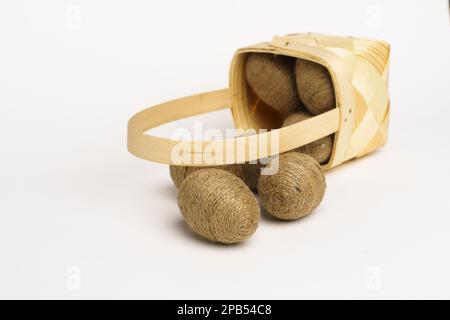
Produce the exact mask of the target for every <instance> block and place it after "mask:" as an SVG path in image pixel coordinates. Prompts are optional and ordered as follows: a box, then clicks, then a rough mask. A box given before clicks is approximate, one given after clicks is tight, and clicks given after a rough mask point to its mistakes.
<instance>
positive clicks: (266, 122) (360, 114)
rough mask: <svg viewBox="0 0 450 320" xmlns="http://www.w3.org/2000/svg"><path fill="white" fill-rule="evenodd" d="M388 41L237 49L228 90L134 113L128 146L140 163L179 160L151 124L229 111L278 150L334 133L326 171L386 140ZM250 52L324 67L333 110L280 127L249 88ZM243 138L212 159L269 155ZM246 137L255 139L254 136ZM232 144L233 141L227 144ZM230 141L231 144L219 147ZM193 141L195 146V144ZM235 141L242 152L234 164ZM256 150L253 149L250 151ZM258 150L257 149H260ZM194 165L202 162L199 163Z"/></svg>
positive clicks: (291, 38) (309, 36)
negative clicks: (275, 138) (276, 142)
mask: <svg viewBox="0 0 450 320" xmlns="http://www.w3.org/2000/svg"><path fill="white" fill-rule="evenodd" d="M389 51H390V46H389V45H388V44H387V43H385V42H383V41H379V40H372V39H360V38H353V37H337V36H328V35H322V34H313V33H306V34H290V35H287V36H283V37H278V36H276V37H274V38H273V39H272V41H271V42H263V43H259V44H256V45H252V46H249V47H245V48H242V49H239V50H238V51H237V52H236V54H235V56H234V58H233V61H232V63H231V68H230V88H227V89H222V90H218V91H212V92H207V93H202V94H198V95H194V96H190V97H186V98H181V99H177V100H173V101H169V102H166V103H163V104H160V105H157V106H154V107H151V108H148V109H145V110H143V111H141V112H139V113H137V114H136V115H134V116H133V117H132V118H131V119H130V121H129V123H128V149H129V151H130V152H131V153H132V154H134V155H136V156H138V157H140V158H143V159H146V160H150V161H156V162H160V163H166V164H177V163H174V162H173V161H172V159H171V151H172V149H173V148H174V147H175V145H177V144H178V142H179V141H174V140H170V139H165V138H160V137H155V136H151V135H147V134H146V131H148V130H149V129H151V128H153V127H156V126H159V125H161V124H164V123H167V122H169V121H174V120H179V119H182V118H185V117H189V116H194V115H198V114H201V113H205V112H210V111H215V110H220V109H224V108H231V112H232V114H233V118H234V121H235V125H236V127H237V128H241V129H250V128H254V129H259V128H264V129H273V130H271V131H268V132H265V133H260V134H258V135H257V136H259V137H262V136H264V137H262V138H264V139H262V140H261V141H271V135H273V134H274V133H276V134H277V135H278V136H279V152H280V153H282V152H286V151H289V150H293V149H295V148H298V147H300V146H303V145H305V144H308V143H310V142H312V141H315V140H317V139H320V138H322V137H325V136H327V135H330V134H333V133H334V144H333V150H332V154H331V157H330V160H329V161H328V163H326V164H325V165H323V168H324V169H329V168H332V167H335V166H337V165H339V164H341V163H343V162H345V161H347V160H350V159H352V158H357V157H361V156H363V155H365V154H368V153H370V152H372V151H374V150H375V149H377V148H380V147H382V146H383V145H384V144H385V143H386V140H387V134H388V124H389V108H390V102H389V96H388V71H389ZM251 52H266V53H271V54H277V55H286V56H291V57H295V58H301V59H305V60H310V61H313V62H316V63H319V64H321V65H323V66H324V67H325V68H327V70H328V71H329V73H330V75H331V79H332V82H333V85H334V92H335V98H336V99H335V100H336V108H335V109H333V110H331V111H328V112H326V113H323V114H320V115H318V116H314V117H312V118H310V119H308V120H304V121H301V122H298V123H296V124H293V125H290V126H287V127H283V128H278V127H279V123H276V121H274V119H276V117H273V113H271V111H270V110H269V109H267V108H265V107H264V106H262V105H258V101H257V98H256V97H255V95H254V94H253V93H252V92H251V90H249V87H248V85H247V83H246V80H245V76H244V66H245V62H246V58H247V56H248V54H249V53H251ZM250 140H251V138H250V137H248V136H242V137H237V138H233V139H227V140H224V141H220V142H223V146H224V147H223V148H222V149H221V152H222V153H223V157H217V158H218V159H220V160H219V161H217V162H216V163H215V164H216V165H220V164H232V163H236V162H242V161H252V160H256V159H259V158H264V157H267V156H271V155H274V154H273V152H272V151H271V148H260V146H257V145H256V146H255V145H254V144H252V143H251V141H250ZM252 141H255V140H254V139H253V140H252ZM229 142H232V143H229ZM191 143H192V146H193V147H192V148H191V150H190V151H185V152H187V153H190V154H191V155H192V156H195V155H197V156H198V153H199V152H200V153H201V152H203V151H196V150H205V148H207V146H208V145H209V144H210V142H208V141H192V142H191ZM230 145H233V146H234V147H225V146H230ZM195 146H200V147H199V148H197V149H196V148H195ZM236 146H241V147H242V146H243V147H244V148H245V153H244V155H243V158H241V159H240V161H237V157H236V156H235V155H236ZM256 149H258V150H256ZM262 149H263V150H262ZM195 165H207V164H206V163H204V162H200V163H196V164H195Z"/></svg>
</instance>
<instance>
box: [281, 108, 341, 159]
mask: <svg viewBox="0 0 450 320" xmlns="http://www.w3.org/2000/svg"><path fill="white" fill-rule="evenodd" d="M311 117H312V115H311V114H309V113H308V112H306V111H297V112H293V113H291V114H290V115H289V116H288V117H287V118H286V120H284V122H283V127H286V126H289V125H291V124H294V123H296V122H299V121H303V120H306V119H309V118H311ZM332 150H333V135H329V136H326V137H323V138H320V139H318V140H316V141H313V142H311V143H308V144H307V145H304V146H302V147H300V148H297V149H295V150H294V151H296V152H301V153H304V154H307V155H308V156H311V157H313V158H314V159H315V160H316V161H317V162H319V163H320V164H324V163H327V162H328V160H329V159H330V156H331V151H332Z"/></svg>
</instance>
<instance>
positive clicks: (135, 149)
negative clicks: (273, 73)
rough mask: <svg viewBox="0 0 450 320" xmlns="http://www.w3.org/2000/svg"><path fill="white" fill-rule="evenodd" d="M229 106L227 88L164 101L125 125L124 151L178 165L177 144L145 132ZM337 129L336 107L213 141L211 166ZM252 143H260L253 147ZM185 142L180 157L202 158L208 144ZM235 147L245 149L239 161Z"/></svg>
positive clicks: (281, 149) (254, 157) (273, 152)
mask: <svg viewBox="0 0 450 320" xmlns="http://www.w3.org/2000/svg"><path fill="white" fill-rule="evenodd" d="M229 107H230V90H229V89H228V88H227V89H222V90H217V91H211V92H206V93H201V94H197V95H193V96H189V97H185V98H180V99H177V100H172V101H168V102H165V103H162V104H159V105H156V106H154V107H150V108H148V109H145V110H142V111H141V112H139V113H137V114H135V115H134V116H133V117H132V118H131V119H130V120H129V122H128V150H129V151H130V152H131V153H132V154H134V155H135V156H137V157H139V158H142V159H145V160H150V161H155V162H160V163H165V164H175V165H176V164H180V163H176V162H174V161H173V160H172V150H173V148H174V147H175V146H177V145H178V144H179V143H180V141H178V140H171V139H166V138H160V137H156V136H151V135H147V134H146V133H145V132H146V131H148V130H149V129H151V128H154V127H157V126H159V125H162V124H165V123H167V122H171V121H175V120H179V119H183V118H186V117H191V116H195V115H198V114H202V113H206V112H210V111H216V110H221V109H225V108H229ZM338 128H339V110H338V109H337V108H336V109H333V110H331V111H328V112H326V113H323V114H321V115H319V116H315V117H312V118H310V119H307V120H304V121H301V122H298V123H295V124H293V125H290V126H287V127H284V128H281V129H276V130H272V131H267V132H264V133H259V134H256V135H252V136H242V137H237V138H230V139H224V140H221V141H218V140H214V141H213V142H214V143H222V145H223V149H222V150H221V151H220V152H221V153H222V154H221V155H222V157H220V156H219V155H220V154H217V153H216V154H215V155H216V157H215V159H216V161H215V163H214V164H215V165H223V164H233V163H238V162H243V161H253V160H257V159H261V158H265V157H268V156H272V155H276V154H278V153H282V152H286V151H289V150H293V149H295V148H298V147H300V146H303V145H305V144H308V143H310V142H312V141H315V140H317V139H320V138H322V137H325V136H327V135H329V134H332V133H334V132H336V131H337V130H338ZM276 135H279V141H278V142H279V149H278V150H272V148H271V147H270V144H271V141H273V140H272V139H273V138H274V137H276ZM255 141H262V142H260V143H258V144H257V145H255V143H254V142H255ZM184 143H186V142H184ZM187 143H190V144H191V145H192V146H193V147H192V148H190V150H185V151H182V152H183V155H184V156H188V157H196V158H197V159H199V158H200V159H204V158H203V156H206V151H205V148H206V149H207V147H208V145H210V144H211V141H195V140H192V141H189V142H187ZM261 144H262V145H261ZM238 148H239V149H240V150H245V152H243V154H242V153H241V155H242V157H243V158H239V157H237V156H236V154H237V149H238ZM241 148H242V149H241ZM198 150H200V151H198ZM276 151H278V152H276ZM186 153H187V154H186ZM183 165H184V164H183ZM185 165H195V166H205V165H211V163H207V162H205V161H201V162H196V163H192V164H185Z"/></svg>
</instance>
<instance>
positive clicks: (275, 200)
mask: <svg viewBox="0 0 450 320" xmlns="http://www.w3.org/2000/svg"><path fill="white" fill-rule="evenodd" d="M325 187H326V184H325V177H324V176H323V172H322V169H321V168H320V165H319V164H318V163H317V161H315V160H314V159H313V158H311V157H310V156H307V155H305V154H302V153H298V152H289V153H285V154H282V155H280V157H279V170H278V172H277V173H275V174H273V175H261V177H260V179H259V182H258V192H259V196H260V198H261V202H262V205H263V207H264V208H265V209H266V211H267V212H268V213H269V214H271V215H272V216H274V217H276V218H278V219H282V220H294V219H298V218H301V217H304V216H306V215H308V214H309V213H311V212H312V211H313V210H314V209H315V208H316V207H317V206H318V205H319V203H320V201H321V200H322V198H323V196H324V194H325Z"/></svg>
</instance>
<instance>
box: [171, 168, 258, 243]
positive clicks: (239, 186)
mask: <svg viewBox="0 0 450 320" xmlns="http://www.w3.org/2000/svg"><path fill="white" fill-rule="evenodd" d="M178 206H179V208H180V210H181V214H182V215H183V217H184V219H185V220H186V223H187V224H188V225H189V227H190V228H191V229H192V230H193V231H194V232H195V233H197V234H198V235H200V236H202V237H204V238H206V239H208V240H211V241H217V242H222V243H237V242H240V241H243V240H245V239H247V238H249V237H250V236H251V235H252V234H253V233H254V232H255V231H256V228H257V227H258V222H259V210H260V209H259V206H258V203H257V201H256V198H255V196H254V195H253V193H252V192H251V191H250V189H249V188H248V187H247V186H246V185H245V183H244V182H243V181H242V180H241V179H239V178H238V177H236V176H235V175H234V174H232V173H229V172H227V171H224V170H219V169H204V170H198V171H195V172H193V173H191V174H190V175H189V176H188V177H187V178H186V179H185V180H184V181H183V183H182V184H181V186H180V188H179V193H178Z"/></svg>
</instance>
